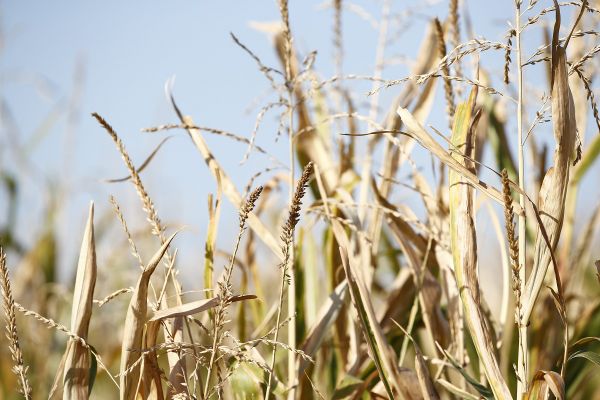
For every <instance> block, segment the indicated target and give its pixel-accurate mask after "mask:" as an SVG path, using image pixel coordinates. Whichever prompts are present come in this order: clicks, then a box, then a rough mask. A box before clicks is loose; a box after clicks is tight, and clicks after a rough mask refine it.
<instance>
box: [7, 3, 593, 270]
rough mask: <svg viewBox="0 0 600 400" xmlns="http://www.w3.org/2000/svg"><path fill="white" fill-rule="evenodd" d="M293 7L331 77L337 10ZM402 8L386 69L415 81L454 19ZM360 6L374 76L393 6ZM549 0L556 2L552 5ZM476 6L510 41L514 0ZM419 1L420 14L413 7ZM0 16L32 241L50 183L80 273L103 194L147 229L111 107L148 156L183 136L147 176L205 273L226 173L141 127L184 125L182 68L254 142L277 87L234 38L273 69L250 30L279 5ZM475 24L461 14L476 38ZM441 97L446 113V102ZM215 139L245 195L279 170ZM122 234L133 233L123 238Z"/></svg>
mask: <svg viewBox="0 0 600 400" xmlns="http://www.w3.org/2000/svg"><path fill="white" fill-rule="evenodd" d="M290 3H291V5H290V8H291V10H290V18H291V29H292V31H293V34H294V36H295V38H296V47H297V48H298V49H299V51H300V53H301V55H305V54H307V53H308V52H310V51H312V50H316V51H317V54H318V55H317V59H316V64H315V69H316V70H317V72H318V73H319V74H320V75H321V76H322V77H329V76H331V75H332V74H333V73H334V66H333V62H332V59H333V46H332V43H333V23H332V21H333V11H332V9H331V8H330V7H328V3H323V2H321V1H312V0H302V1H300V0H291V1H290ZM392 3H393V8H392V10H393V11H392V15H394V17H395V18H396V19H395V20H397V21H401V25H402V27H403V28H402V30H399V28H398V27H397V26H392V27H391V28H390V36H397V35H400V36H398V40H397V41H395V42H394V43H393V44H392V45H391V46H389V48H388V49H387V53H386V54H387V55H388V56H390V57H392V58H393V59H394V60H396V61H398V62H397V63H395V64H392V65H390V66H389V68H386V70H385V71H384V73H383V76H384V78H389V79H396V78H401V77H404V76H406V74H407V65H406V64H407V62H408V63H409V61H410V60H411V59H414V58H415V56H416V55H417V54H416V53H417V50H418V45H419V43H420V41H421V39H422V36H423V31H424V29H425V25H426V22H427V20H428V19H429V18H431V17H432V16H439V17H440V18H445V16H446V13H447V3H446V2H431V4H428V5H426V4H424V2H422V1H394V2H392ZM545 3H548V4H545ZM346 4H347V5H349V4H350V3H346ZM352 4H353V5H354V6H358V7H360V8H361V9H363V10H364V11H365V12H366V13H368V14H370V15H371V16H372V18H373V20H372V21H368V20H365V19H364V18H362V17H360V16H358V15H357V14H356V12H355V11H352V10H351V9H350V7H348V8H346V9H345V11H344V16H343V35H344V49H345V56H346V57H345V60H344V71H345V72H346V73H353V74H360V75H371V74H372V72H373V68H374V63H375V47H376V42H377V27H376V26H374V24H376V23H377V22H378V21H379V20H380V17H381V7H382V4H383V2H382V1H380V0H359V1H353V2H352ZM540 4H541V6H542V7H545V6H547V5H549V2H548V1H540ZM466 5H467V6H468V9H469V12H470V19H471V22H472V25H473V29H474V31H475V32H476V33H477V35H478V36H481V37H485V38H487V39H490V40H497V41H502V42H504V41H505V39H504V34H505V32H506V31H507V29H508V23H507V21H508V20H509V19H510V20H512V19H513V18H514V16H513V1H512V0H501V1H478V0H468V1H466ZM408 9H414V10H415V11H414V12H413V13H410V14H407V13H406V12H405V10H408ZM537 9H538V10H539V9H540V7H538V8H537ZM0 13H1V19H0V26H1V31H0V35H1V39H2V47H1V52H0V95H1V97H2V108H1V120H0V123H1V125H0V130H1V131H0V145H1V146H2V149H1V150H0V157H1V158H0V162H1V167H2V168H3V169H6V170H8V171H11V172H12V173H16V174H18V176H20V177H21V181H20V182H21V187H20V189H21V193H20V195H21V204H20V208H19V214H18V220H17V221H18V224H19V231H18V232H19V239H20V240H21V241H22V242H23V243H25V244H31V243H32V242H33V241H34V240H35V238H36V237H37V235H38V234H39V233H40V230H41V229H42V227H43V226H44V221H43V220H42V217H43V215H44V214H43V211H44V206H45V205H46V204H47V201H48V188H49V186H50V187H55V186H56V185H58V184H60V185H63V186H64V188H65V190H66V193H67V195H66V196H65V197H64V198H62V199H61V207H60V210H61V211H60V213H59V215H58V216H57V219H56V229H57V232H58V233H59V235H60V238H61V245H62V246H63V247H62V248H63V249H64V251H63V253H62V254H61V258H60V260H61V265H62V268H61V270H63V271H68V270H70V268H71V267H72V266H74V265H75V262H76V258H75V255H76V251H77V249H78V247H79V244H80V243H79V241H80V238H81V232H82V231H83V226H84V221H85V215H86V212H87V203H88V202H89V201H90V200H94V201H95V202H96V204H97V206H96V207H97V210H98V211H97V212H98V214H99V215H110V213H111V211H110V204H109V203H108V196H109V194H114V195H115V196H116V198H117V200H118V201H119V202H120V203H121V205H122V206H123V208H124V210H125V216H126V217H127V218H128V220H129V221H130V222H131V224H132V225H133V226H134V227H136V228H138V229H140V228H142V227H144V222H143V214H142V212H141V209H140V206H139V202H138V200H137V199H136V194H135V192H134V190H133V188H132V186H131V185H130V184H128V183H121V184H107V183H105V182H103V181H102V180H103V179H105V178H117V177H122V176H124V175H126V169H125V167H124V164H123V162H122V161H121V159H120V157H119V155H118V152H117V151H116V150H115V148H114V145H113V143H112V141H111V140H110V138H109V136H108V135H107V134H106V133H105V132H104V131H103V130H102V129H101V128H100V127H99V126H98V125H97V123H96V122H95V121H94V120H93V119H92V118H91V117H90V113H91V112H98V113H100V114H101V115H103V116H104V117H105V118H106V119H107V120H108V121H109V123H111V124H112V125H113V127H114V128H115V129H116V131H117V132H118V133H119V134H120V136H121V138H122V139H123V140H124V142H125V144H126V146H127V149H128V150H129V152H130V154H131V156H132V158H133V159H134V161H135V162H136V163H137V164H139V163H141V162H142V161H143V159H144V158H145V157H146V156H147V155H148V154H149V153H150V151H152V149H153V148H154V147H155V146H156V145H157V143H158V142H159V141H160V139H161V138H162V137H164V136H166V135H172V136H174V137H173V139H171V140H170V141H169V142H167V143H166V144H165V146H164V147H163V148H162V149H161V151H160V152H159V153H158V155H157V157H156V158H155V160H154V161H153V163H152V164H151V165H150V167H149V168H148V169H147V170H146V171H145V172H144V173H143V174H142V179H143V180H144V182H145V183H146V186H147V189H148V191H149V193H150V195H151V196H152V198H153V199H154V201H155V203H156V205H157V209H158V212H159V214H160V216H161V218H162V219H163V220H164V221H168V222H170V223H172V224H174V225H177V226H179V225H182V224H186V225H187V226H188V227H189V229H188V231H186V232H185V233H183V234H182V235H181V237H180V238H179V239H178V242H177V245H178V247H179V248H180V258H182V259H183V260H185V261H186V264H187V265H188V266H190V265H193V266H196V267H198V268H199V267H200V266H201V265H202V259H203V258H202V257H203V251H204V238H205V235H206V224H207V219H206V214H207V213H206V197H207V195H208V193H214V192H215V190H216V185H215V183H214V180H213V178H212V176H210V174H209V173H208V170H207V168H206V166H205V165H204V162H203V160H202V159H201V157H200V155H199V154H198V153H197V151H196V150H195V148H194V147H193V145H192V143H191V141H190V140H189V139H188V138H187V136H185V135H184V133H183V132H176V131H172V132H169V133H160V134H142V133H140V128H144V127H149V126H155V125H159V124H163V123H170V122H176V116H175V114H174V113H173V111H172V110H171V108H170V105H169V104H168V103H167V101H166V99H165V94H164V84H165V81H166V80H167V79H169V78H170V77H172V76H176V81H175V82H176V83H175V86H174V93H175V97H176V99H177V101H178V104H179V105H180V107H181V108H182V109H183V111H184V113H186V114H190V115H192V116H193V118H194V119H195V121H196V123H197V124H199V125H203V126H209V127H214V128H220V129H224V130H227V131H231V132H234V133H237V134H240V135H242V136H246V137H249V136H250V132H251V131H252V128H253V126H254V122H255V118H256V114H257V112H258V110H259V108H258V107H257V106H256V103H255V102H256V100H257V99H259V100H260V98H261V96H263V95H265V94H267V93H268V88H269V85H268V82H267V81H266V80H265V78H264V77H263V76H262V75H261V73H260V72H259V71H258V68H257V67H256V64H255V63H254V61H253V60H252V59H251V58H250V57H249V56H248V55H247V54H246V53H244V52H243V51H242V50H241V49H240V48H239V47H238V46H236V45H235V44H234V43H233V41H232V40H231V38H230V35H229V33H230V32H233V33H235V35H236V36H237V37H239V38H240V40H241V41H242V42H243V43H244V44H246V45H247V46H248V47H249V48H251V49H252V50H253V51H254V52H255V53H256V54H258V55H259V56H260V57H261V59H262V60H263V61H264V62H265V64H267V65H269V66H275V67H279V65H278V62H277V60H276V57H275V52H274V50H273V45H272V43H271V41H270V39H269V38H268V36H267V35H265V34H264V33H262V32H259V31H257V30H255V29H253V28H252V27H251V26H250V22H251V21H259V22H269V21H276V20H278V19H279V10H278V6H277V4H276V2H275V1H274V0H238V1H232V0H221V1H181V0H176V1H163V2H159V1H148V2H140V1H127V2H125V1H102V2H92V1H78V2H75V1H52V2H50V1H2V2H0ZM464 16H465V14H463V17H464ZM465 20H466V18H463V20H462V21H461V22H462V29H463V33H464V32H465V29H466V28H465ZM567 21H568V19H567ZM529 37H530V38H532V39H530V40H529V41H528V42H527V43H526V46H527V47H528V49H530V50H533V49H534V48H535V47H537V45H539V43H541V38H542V35H541V31H540V30H539V29H537V30H532V31H531V33H530V34H529ZM463 38H464V37H463ZM482 62H483V64H484V66H485V67H486V68H487V69H488V70H489V71H490V72H491V73H492V74H496V76H500V73H501V70H502V54H500V55H498V56H493V57H491V58H487V59H482ZM528 79H531V80H532V81H536V80H539V79H542V80H541V82H543V76H542V77H541V78H540V77H539V76H532V75H529V76H528ZM496 82H497V80H496ZM352 85H354V86H353V87H354V88H355V89H356V93H358V95H361V94H364V98H363V99H362V100H363V101H368V98H367V96H366V93H367V91H368V90H369V89H370V86H371V84H370V83H352ZM399 91H400V87H396V88H392V89H389V90H388V91H386V92H385V93H384V94H383V96H382V101H381V102H382V104H384V105H385V104H389V101H387V100H389V99H390V98H391V97H392V96H393V95H394V94H396V93H398V92H399ZM438 97H440V96H438ZM253 104H254V105H253ZM436 105H439V106H441V107H442V108H441V109H443V103H442V102H441V99H438V100H436ZM533 112H534V110H531V113H532V115H533ZM276 117H277V114H276V113H270V114H267V116H266V118H265V122H264V125H263V126H262V127H261V129H260V131H259V134H258V144H260V145H261V146H264V147H265V148H267V149H268V150H269V151H271V152H272V153H273V154H275V155H276V156H277V157H278V158H279V159H280V160H283V161H285V162H287V150H286V147H287V144H286V140H285V138H282V140H280V141H279V142H278V143H275V141H274V137H275V130H276V126H277V123H276ZM429 123H432V124H434V125H435V126H437V127H438V128H445V127H446V121H445V119H444V117H443V115H442V114H441V113H436V112H433V113H432V116H431V118H430V121H429ZM546 132H549V131H546ZM207 140H208V143H209V145H210V147H211V149H212V150H213V151H214V153H215V155H216V157H217V159H218V160H219V161H220V162H221V163H222V164H223V165H224V166H225V169H226V170H227V172H228V174H229V175H230V176H231V177H233V178H234V181H235V183H236V184H237V185H238V187H239V188H240V190H241V189H242V188H243V187H244V185H245V184H246V182H247V181H248V179H249V178H250V176H252V174H253V173H255V172H257V171H259V170H261V169H262V168H264V167H267V166H269V165H271V163H270V162H269V160H268V158H266V157H264V156H262V155H260V154H257V153H253V154H252V156H251V158H250V160H249V161H248V162H247V163H245V164H244V165H240V161H241V159H242V157H243V154H244V152H245V151H246V147H245V146H244V145H239V144H236V143H233V142H231V141H230V140H228V139H224V138H222V137H212V136H210V135H208V136H207ZM594 175H595V177H596V178H597V176H598V175H597V174H596V173H595V174H594ZM259 182H260V179H259ZM594 190H596V192H597V188H596V189H593V190H592V192H593V193H596V192H594ZM596 194H597V193H596ZM399 198H401V196H400V197H399ZM5 201H6V194H5V193H2V194H0V202H1V204H2V205H3V206H2V207H1V211H0V218H2V220H0V222H2V223H4V222H5V215H4V214H5V212H4V208H5V207H4V204H5ZM225 203H226V207H225V208H224V209H223V213H222V224H221V232H222V235H221V238H220V240H219V244H220V245H221V246H222V247H223V248H228V247H229V246H230V242H231V240H230V239H231V235H228V234H227V233H229V232H231V230H230V229H229V227H235V226H236V214H235V211H234V210H233V209H232V208H231V207H230V206H229V205H228V204H227V202H226V201H225ZM113 218H114V217H113ZM113 234H116V235H119V236H118V239H117V240H118V241H119V242H120V241H122V239H123V236H122V233H120V232H119V231H115V232H114V233H113ZM107 267H108V266H107Z"/></svg>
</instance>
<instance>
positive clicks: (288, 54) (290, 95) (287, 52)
mask: <svg viewBox="0 0 600 400" xmlns="http://www.w3.org/2000/svg"><path fill="white" fill-rule="evenodd" d="M279 9H280V12H281V19H282V21H283V29H284V46H285V47H284V58H285V60H284V61H285V87H286V89H287V101H288V106H287V109H286V112H287V124H288V143H289V147H288V151H289V159H290V173H289V180H290V183H289V202H290V204H292V203H293V201H294V179H295V163H296V160H295V157H294V125H293V123H294V107H293V104H294V85H295V82H294V77H293V76H292V33H291V31H290V20H289V8H288V2H287V0H280V3H279ZM291 239H292V242H291V245H290V246H289V268H290V272H289V287H288V302H287V304H288V310H287V311H288V318H289V325H288V345H289V346H290V350H291V351H290V352H289V353H288V385H289V388H290V390H289V392H288V399H291V400H293V399H294V398H295V397H296V356H295V351H296V318H295V314H296V271H295V269H294V266H295V265H294V264H295V252H294V237H293V231H292V238H291Z"/></svg>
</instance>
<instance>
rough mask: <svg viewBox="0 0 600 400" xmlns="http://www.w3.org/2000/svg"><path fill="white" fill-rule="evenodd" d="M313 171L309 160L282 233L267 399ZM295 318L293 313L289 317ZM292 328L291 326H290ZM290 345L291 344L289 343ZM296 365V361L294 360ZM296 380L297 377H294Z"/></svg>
mask: <svg viewBox="0 0 600 400" xmlns="http://www.w3.org/2000/svg"><path fill="white" fill-rule="evenodd" d="M312 173H313V163H312V162H309V163H308V164H306V167H304V171H303V172H302V176H301V177H300V179H299V180H298V183H297V185H296V190H295V192H294V196H293V199H292V202H291V203H290V210H289V215H288V219H287V221H286V223H285V225H284V227H283V232H282V234H281V241H282V242H283V246H282V253H283V262H282V263H281V264H280V269H281V285H280V288H279V300H278V302H279V305H278V307H277V319H276V321H275V330H274V333H273V343H274V345H273V353H272V355H271V365H270V368H269V380H268V382H267V391H266V394H265V400H269V398H270V395H271V385H272V383H273V375H274V373H275V357H276V355H277V339H278V338H279V328H280V325H281V312H282V308H283V297H284V295H285V286H286V283H287V284H288V285H289V283H290V273H289V263H290V260H291V257H290V256H291V253H290V248H291V247H293V245H294V231H295V228H296V225H297V224H298V221H299V218H300V210H301V206H302V198H303V197H304V194H305V193H306V186H307V184H308V181H309V180H310V178H311V176H312ZM290 294H291V295H292V296H293V295H294V293H293V292H291V288H289V289H288V297H289V296H290ZM289 318H290V319H293V315H292V316H290V317H289ZM288 329H291V326H290V327H288ZM288 345H289V344H288ZM291 353H292V354H291V357H295V353H296V352H295V351H294V352H292V351H291ZM294 365H295V362H294ZM294 381H295V378H294Z"/></svg>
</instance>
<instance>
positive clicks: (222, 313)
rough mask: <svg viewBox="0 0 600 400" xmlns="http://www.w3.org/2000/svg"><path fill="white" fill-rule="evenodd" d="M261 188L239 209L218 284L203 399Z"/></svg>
mask: <svg viewBox="0 0 600 400" xmlns="http://www.w3.org/2000/svg"><path fill="white" fill-rule="evenodd" d="M262 190H263V187H262V186H259V187H258V188H256V189H255V190H254V191H253V192H252V193H250V195H249V196H248V199H246V202H245V204H244V205H243V206H242V208H241V209H240V212H239V218H240V225H239V231H238V235H237V239H236V241H235V246H234V248H233V253H232V254H231V257H230V259H229V264H228V265H227V267H226V268H225V275H224V277H223V281H222V282H221V283H220V284H219V296H218V297H219V306H218V307H219V308H218V309H217V311H216V312H215V314H214V326H213V344H212V351H211V355H210V361H209V363H208V373H207V375H206V382H205V383H204V392H203V393H204V395H203V398H205V399H206V398H208V394H209V391H208V388H209V386H210V376H211V373H212V370H213V367H214V365H215V358H216V355H217V348H218V345H219V343H220V342H221V338H222V334H221V329H222V328H223V325H224V324H225V318H226V309H227V307H228V306H229V304H230V302H231V295H232V291H231V275H232V274H233V266H234V264H235V259H236V257H237V253H238V250H239V248H240V243H241V241H242V236H243V234H244V231H245V230H246V221H247V220H248V215H250V213H251V212H252V210H253V209H254V206H255V205H256V201H257V200H258V197H259V196H260V194H261V192H262Z"/></svg>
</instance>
